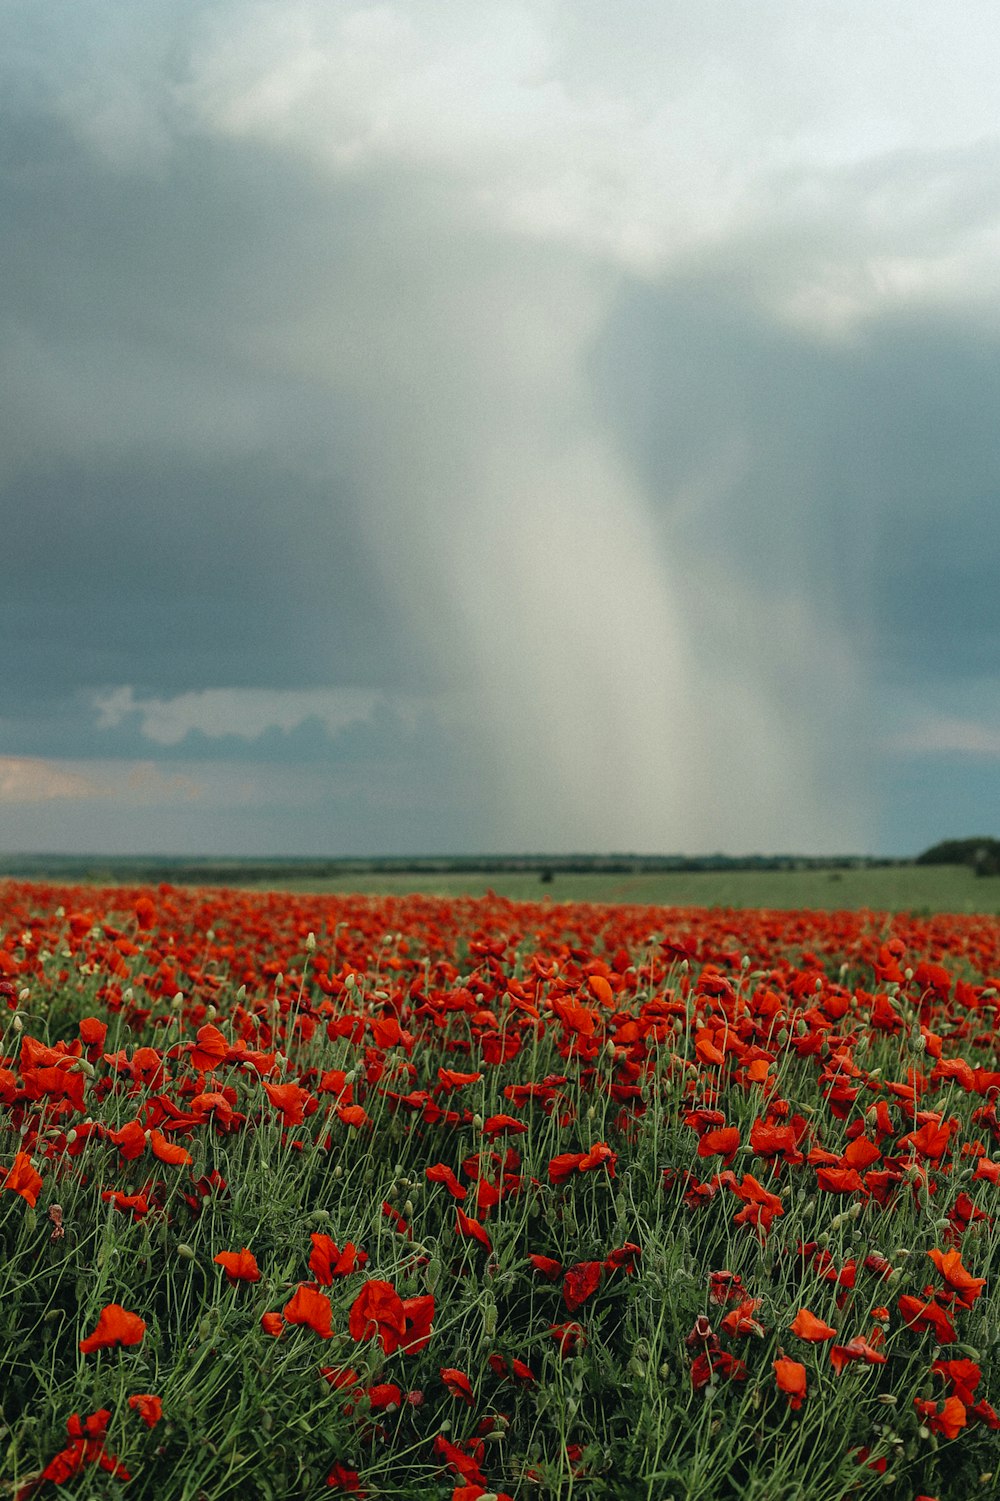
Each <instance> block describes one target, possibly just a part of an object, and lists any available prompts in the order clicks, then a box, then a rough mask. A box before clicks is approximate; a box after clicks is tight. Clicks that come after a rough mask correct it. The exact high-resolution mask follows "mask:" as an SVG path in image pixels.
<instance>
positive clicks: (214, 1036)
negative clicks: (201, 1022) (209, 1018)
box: [188, 1022, 229, 1074]
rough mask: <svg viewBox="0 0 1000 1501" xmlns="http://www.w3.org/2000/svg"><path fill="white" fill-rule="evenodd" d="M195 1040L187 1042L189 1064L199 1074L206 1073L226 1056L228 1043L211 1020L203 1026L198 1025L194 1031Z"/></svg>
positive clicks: (216, 1066)
mask: <svg viewBox="0 0 1000 1501" xmlns="http://www.w3.org/2000/svg"><path fill="white" fill-rule="evenodd" d="M196 1036H197V1039H198V1040H197V1042H190V1043H188V1049H189V1051H190V1055H191V1066H192V1068H196V1069H197V1070H198V1072H199V1073H200V1074H207V1073H208V1072H209V1071H210V1070H211V1069H213V1068H218V1066H219V1064H220V1063H221V1062H222V1061H223V1059H224V1058H225V1056H226V1051H227V1048H228V1046H229V1044H228V1043H227V1042H226V1039H225V1038H224V1037H223V1035H222V1033H221V1032H220V1031H219V1029H218V1027H213V1026H212V1024H211V1022H209V1023H207V1024H206V1025H205V1026H204V1027H199V1028H198V1031H197V1033H196Z"/></svg>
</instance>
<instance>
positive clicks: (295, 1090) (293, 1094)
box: [260, 1079, 319, 1126]
mask: <svg viewBox="0 0 1000 1501" xmlns="http://www.w3.org/2000/svg"><path fill="white" fill-rule="evenodd" d="M260 1082H261V1088H262V1089H263V1091H264V1093H265V1094H266V1095H267V1097H268V1099H269V1100H270V1101H271V1104H272V1105H273V1106H274V1108H275V1109H276V1110H278V1111H280V1112H281V1119H282V1121H283V1122H284V1124H285V1125H286V1126H300V1125H301V1124H302V1122H303V1120H304V1119H305V1117H306V1116H307V1115H312V1113H313V1111H314V1110H317V1109H318V1108H319V1102H318V1101H317V1100H316V1099H314V1098H313V1096H312V1095H311V1094H310V1093H309V1091H308V1089H303V1088H302V1086H301V1085H300V1084H269V1083H268V1082H267V1080H266V1079H262V1080H261V1081H260Z"/></svg>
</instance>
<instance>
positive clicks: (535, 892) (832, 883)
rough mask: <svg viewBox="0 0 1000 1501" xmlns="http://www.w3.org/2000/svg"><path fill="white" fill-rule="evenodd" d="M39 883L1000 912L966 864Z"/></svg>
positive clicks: (283, 868)
mask: <svg viewBox="0 0 1000 1501" xmlns="http://www.w3.org/2000/svg"><path fill="white" fill-rule="evenodd" d="M10 873H11V874H12V875H13V876H14V877H15V879H16V878H18V877H21V878H27V879H31V880H38V881H55V882H64V883H72V882H79V883H81V884H84V885H100V886H112V885H126V886H139V885H145V886H155V885H157V884H159V883H160V882H161V881H166V882H169V883H170V884H171V885H174V886H200V885H203V886H206V887H215V888H218V887H227V886H233V887H242V888H247V889H253V890H258V891H263V890H273V891H300V892H319V893H322V892H331V891H338V892H343V893H345V894H353V893H357V894H361V895H366V894H367V895H371V896H383V895H397V896H402V895H406V894H407V893H409V892H423V893H425V894H427V895H429V896H445V897H454V896H484V895H485V894H486V892H488V891H494V892H496V894H497V895H498V896H502V897H508V898H509V899H510V900H512V901H539V900H548V901H551V902H593V903H597V904H602V903H607V902H622V903H628V904H633V905H636V906H655V907H735V908H741V907H748V908H749V907H761V908H768V909H771V910H772V911H793V910H795V909H797V908H808V909H813V910H817V911H838V910H839V911H856V910H858V909H859V908H862V907H865V908H871V909H872V910H873V911H880V912H913V913H916V914H918V915H929V914H930V913H932V912H957V913H977V912H982V913H990V914H992V913H996V914H998V915H1000V876H987V877H983V876H976V875H975V874H974V873H973V871H972V870H971V869H970V867H968V866H966V865H886V866H866V867H862V868H859V869H852V868H845V869H831V868H816V869H801V870H796V869H775V870H694V871H675V870H656V869H652V870H648V869H647V870H642V869H636V870H621V869H619V870H617V871H607V870H606V871H601V870H595V871H581V872H569V871H560V870H558V869H557V870H555V871H554V872H553V875H552V879H551V880H550V881H543V880H542V879H541V874H540V869H539V868H536V869H528V870H525V869H520V870H517V869H515V870H511V869H509V868H508V869H502V868H497V869H494V870H490V869H488V868H485V869H479V870H471V871H469V870H466V871H462V870H448V869H445V868H441V869H437V870H422V871H421V870H416V871H414V870H406V869H399V868H395V869H387V870H365V869H357V868H355V869H351V868H348V869H345V870H344V871H341V872H336V871H335V872H334V873H332V874H327V873H326V872H325V871H322V870H320V871H315V870H312V871H310V870H308V869H306V870H299V869H297V868H296V862H292V861H290V862H289V863H288V864H287V865H284V864H283V863H282V862H274V864H273V866H272V867H271V868H269V869H268V868H263V869H262V868H261V866H260V862H254V861H245V862H241V861H239V860H232V861H227V862H224V863H223V862H220V863H218V864H215V863H214V862H213V863H212V864H211V865H207V864H206V868H205V870H204V873H203V874H202V873H201V872H199V871H198V869H197V867H196V866H194V867H193V866H191V865H190V864H185V865H183V866H181V865H176V864H174V863H171V862H165V863H164V864H163V865H162V866H161V865H159V864H158V863H157V862H155V861H152V860H142V861H139V860H129V861H122V862H111V861H109V862H107V863H105V862H103V861H102V862H98V861H94V862H93V864H90V863H89V862H88V861H86V860H84V859H77V858H74V859H68V858H64V859H59V858H57V857H54V858H53V859H52V861H51V868H49V862H47V861H46V862H44V863H43V862H42V861H39V862H34V863H33V865H32V868H30V869H23V868H22V869H18V870H14V871H11V872H10Z"/></svg>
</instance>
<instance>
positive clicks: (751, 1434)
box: [0, 883, 1000, 1501]
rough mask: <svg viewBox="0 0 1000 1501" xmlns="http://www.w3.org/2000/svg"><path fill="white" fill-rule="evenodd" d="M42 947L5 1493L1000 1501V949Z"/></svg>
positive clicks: (947, 938) (17, 943)
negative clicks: (998, 1495) (999, 1275)
mask: <svg viewBox="0 0 1000 1501" xmlns="http://www.w3.org/2000/svg"><path fill="white" fill-rule="evenodd" d="M0 924H2V937H0V1003H2V1004H3V1006H4V1008H5V1009H4V1011H3V1012H2V1013H0V1014H2V1015H3V1016H4V1017H5V1018H6V1020H5V1022H4V1023H3V1042H2V1047H0V1054H2V1056H0V1251H2V1257H3V1260H2V1269H0V1293H2V1296H0V1403H2V1411H0V1425H2V1431H0V1456H4V1457H3V1460H2V1466H0V1470H2V1475H3V1477H4V1479H3V1488H2V1493H5V1494H7V1495H9V1496H12V1497H15V1498H17V1501H27V1498H30V1497H32V1496H36V1495H37V1496H38V1497H39V1498H40V1501H45V1498H47V1497H48V1496H56V1495H65V1496H81V1497H82V1496H91V1497H102V1498H104V1497H110V1496H118V1495H122V1496H126V1497H145V1498H152V1497H157V1498H170V1501H173V1498H177V1501H199V1498H203V1501H217V1498H224V1497H233V1498H237V1497H257V1496H259V1497H285V1496H302V1497H319V1496H328V1495H344V1496H358V1497H372V1498H375V1497H395V1498H414V1501H416V1498H438V1497H439V1498H441V1501H449V1498H454V1501H477V1498H482V1497H487V1496H491V1495H498V1494H499V1495H501V1496H503V1495H507V1496H509V1497H514V1498H517V1501H520V1498H531V1501H535V1498H537V1501H545V1498H551V1497H579V1498H591V1497H593V1498H603V1497H607V1498H615V1497H617V1498H633V1497H634V1498H640V1497H648V1498H650V1501H666V1498H669V1497H673V1498H674V1501H681V1498H685V1501H715V1498H720V1501H722V1498H725V1501H736V1498H757V1501H791V1498H802V1501H805V1498H807V1497H808V1498H809V1501H841V1498H843V1497H866V1496H876V1495H877V1496H883V1497H887V1498H890V1501H914V1498H917V1497H924V1498H926V1497H928V1496H933V1497H936V1498H939V1501H960V1498H965V1497H969V1496H984V1495H992V1494H994V1493H995V1490H996V1482H995V1479H994V1476H995V1475H996V1473H997V1472H1000V1419H998V1417H997V1414H996V1413H995V1411H994V1408H993V1407H992V1406H991V1405H990V1398H991V1397H992V1398H993V1399H994V1400H997V1399H998V1397H1000V1360H998V1358H997V1352H998V1337H1000V1330H998V1319H997V1303H996V1298H995V1295H994V1292H993V1283H992V1273H993V1267H994V1264H995V1259H996V1246H997V1224H996V1221H997V1215H998V1213H1000V1205H998V1202H997V1200H998V1193H1000V1187H998V1185H1000V1118H998V1114H997V1102H998V1098H1000V1060H998V1057H997V1040H996V1037H997V1034H996V1030H995V1023H996V1008H997V1000H998V997H997V987H998V985H1000V981H998V978H997V977H998V976H1000V924H998V922H997V921H996V920H993V919H989V918H983V917H964V918H963V917H937V918H926V919H917V918H914V917H906V916H899V917H895V918H892V919H889V918H886V917H884V916H879V915H876V914H872V913H846V912H841V913H832V914H831V913H819V912H813V913H806V912H797V913H774V912H760V911H758V912H751V911H747V912H721V911H714V912H705V911H700V910H678V909H675V910H662V909H654V908H639V907H615V908H611V907H595V906H576V907H571V906H563V905H559V904H554V903H550V902H543V903H532V904H528V903H514V902H508V901H503V900H501V899H499V898H487V899H485V900H480V901H473V900H458V901H442V900H435V899H432V898H428V897H410V898H406V899H391V898H385V899H371V898H369V899H366V898H342V897H330V896H327V897H303V896H295V895H287V894H286V895H279V894H271V895H266V896H253V895H249V894H247V893H245V892H235V891H228V892H227V891H217V892H206V891H181V890H179V889H175V888H171V887H169V886H161V887H160V888H159V889H158V890H154V891H145V890H139V889H114V890H106V891H97V890H93V889H91V890H86V889H72V888H65V889H59V888H52V887H46V886H31V885H19V884H17V883H7V884H5V885H3V886H0Z"/></svg>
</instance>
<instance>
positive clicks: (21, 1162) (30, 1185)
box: [0, 1152, 42, 1209]
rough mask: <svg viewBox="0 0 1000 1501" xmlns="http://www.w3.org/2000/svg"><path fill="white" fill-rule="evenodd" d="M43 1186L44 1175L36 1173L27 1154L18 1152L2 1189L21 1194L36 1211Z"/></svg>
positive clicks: (0, 1185) (8, 1170)
mask: <svg viewBox="0 0 1000 1501" xmlns="http://www.w3.org/2000/svg"><path fill="white" fill-rule="evenodd" d="M41 1186H42V1175H41V1173H36V1171H35V1169H34V1167H33V1166H32V1163H31V1158H30V1157H29V1156H28V1154H27V1152H18V1153H17V1154H16V1155H15V1157H14V1161H13V1163H12V1165H11V1166H10V1167H9V1168H8V1169H7V1173H6V1175H5V1177H4V1180H3V1183H2V1184H0V1188H8V1189H10V1191H11V1193H16V1194H20V1195H21V1198H22V1199H24V1200H25V1202H26V1203H27V1204H30V1206H31V1208H32V1209H34V1207H35V1205H36V1204H37V1203H38V1194H39V1191H40V1189H41Z"/></svg>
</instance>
